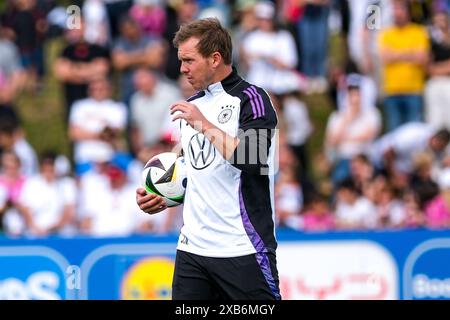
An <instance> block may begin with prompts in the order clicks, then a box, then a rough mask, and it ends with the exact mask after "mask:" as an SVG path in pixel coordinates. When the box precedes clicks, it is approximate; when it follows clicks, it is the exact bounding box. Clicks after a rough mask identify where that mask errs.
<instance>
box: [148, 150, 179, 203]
mask: <svg viewBox="0 0 450 320" xmlns="http://www.w3.org/2000/svg"><path fill="white" fill-rule="evenodd" d="M142 183H143V185H144V188H145V190H146V191H147V192H149V193H154V194H157V195H159V196H161V197H163V198H164V200H165V201H166V204H167V206H168V207H175V206H178V205H180V204H182V203H183V200H184V193H185V191H186V185H187V177H186V164H185V162H184V157H179V156H178V155H177V154H176V153H174V152H164V153H160V154H158V155H156V156H154V157H153V158H151V159H150V160H149V161H148V162H147V164H146V165H145V166H144V170H143V171H142Z"/></svg>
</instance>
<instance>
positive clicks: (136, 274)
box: [120, 257, 175, 300]
mask: <svg viewBox="0 0 450 320" xmlns="http://www.w3.org/2000/svg"><path fill="white" fill-rule="evenodd" d="M174 268H175V264H174V261H173V260H172V259H169V258H161V257H157V258H146V259H142V260H139V261H138V262H136V263H135V264H133V265H132V266H131V267H130V269H129V270H128V272H127V273H126V274H125V276H124V277H123V279H122V285H121V290H120V291H121V292H120V298H121V299H123V300H169V299H171V297H172V278H173V272H174Z"/></svg>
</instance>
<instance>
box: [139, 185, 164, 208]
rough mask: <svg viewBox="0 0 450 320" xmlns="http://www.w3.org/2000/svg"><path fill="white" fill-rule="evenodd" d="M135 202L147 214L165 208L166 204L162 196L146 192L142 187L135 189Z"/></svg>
mask: <svg viewBox="0 0 450 320" xmlns="http://www.w3.org/2000/svg"><path fill="white" fill-rule="evenodd" d="M136 203H137V204H138V206H139V208H140V209H141V210H142V211H144V212H145V213H148V214H155V213H158V212H161V211H163V210H165V209H167V204H166V201H165V200H164V198H163V197H161V196H158V195H156V194H153V193H147V191H145V189H144V188H138V189H136Z"/></svg>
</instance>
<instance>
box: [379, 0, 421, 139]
mask: <svg viewBox="0 0 450 320" xmlns="http://www.w3.org/2000/svg"><path fill="white" fill-rule="evenodd" d="M393 1H394V2H393V14H394V25H393V26H392V27H388V28H385V29H384V30H382V32H381V33H380V37H379V46H380V49H379V50H380V56H381V60H382V69H383V81H382V83H383V90H384V94H385V96H386V97H385V100H384V105H383V106H384V114H385V116H386V122H387V129H388V130H389V131H392V130H394V129H395V128H397V127H399V126H400V125H401V124H403V123H406V122H411V121H421V120H422V113H423V103H422V94H423V90H424V85H425V72H426V65H427V61H428V51H429V41H428V35H427V32H426V29H425V28H424V27H423V26H420V25H417V24H414V23H412V22H411V20H410V14H409V12H408V3H407V1H405V0H393Z"/></svg>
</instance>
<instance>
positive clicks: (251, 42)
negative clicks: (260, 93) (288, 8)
mask: <svg viewBox="0 0 450 320" xmlns="http://www.w3.org/2000/svg"><path fill="white" fill-rule="evenodd" d="M254 12H255V16H256V18H257V30H255V31H253V32H251V33H249V34H248V36H247V37H246V40H245V42H244V43H243V44H242V52H243V58H244V60H245V62H246V64H247V65H248V74H247V80H248V81H249V82H251V83H254V84H255V85H258V86H260V87H262V88H264V89H265V90H267V91H269V92H270V93H272V94H275V95H282V94H285V93H288V92H292V91H298V90H299V89H300V79H299V78H298V76H297V74H296V72H295V71H294V70H295V68H296V66H297V63H298V56H297V49H296V47H295V41H294V38H293V37H292V35H291V34H290V33H289V32H288V31H286V30H281V29H279V28H278V27H277V24H276V21H275V19H276V14H275V6H274V5H273V3H271V2H269V1H262V2H258V3H257V4H256V6H255V11H254Z"/></svg>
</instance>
